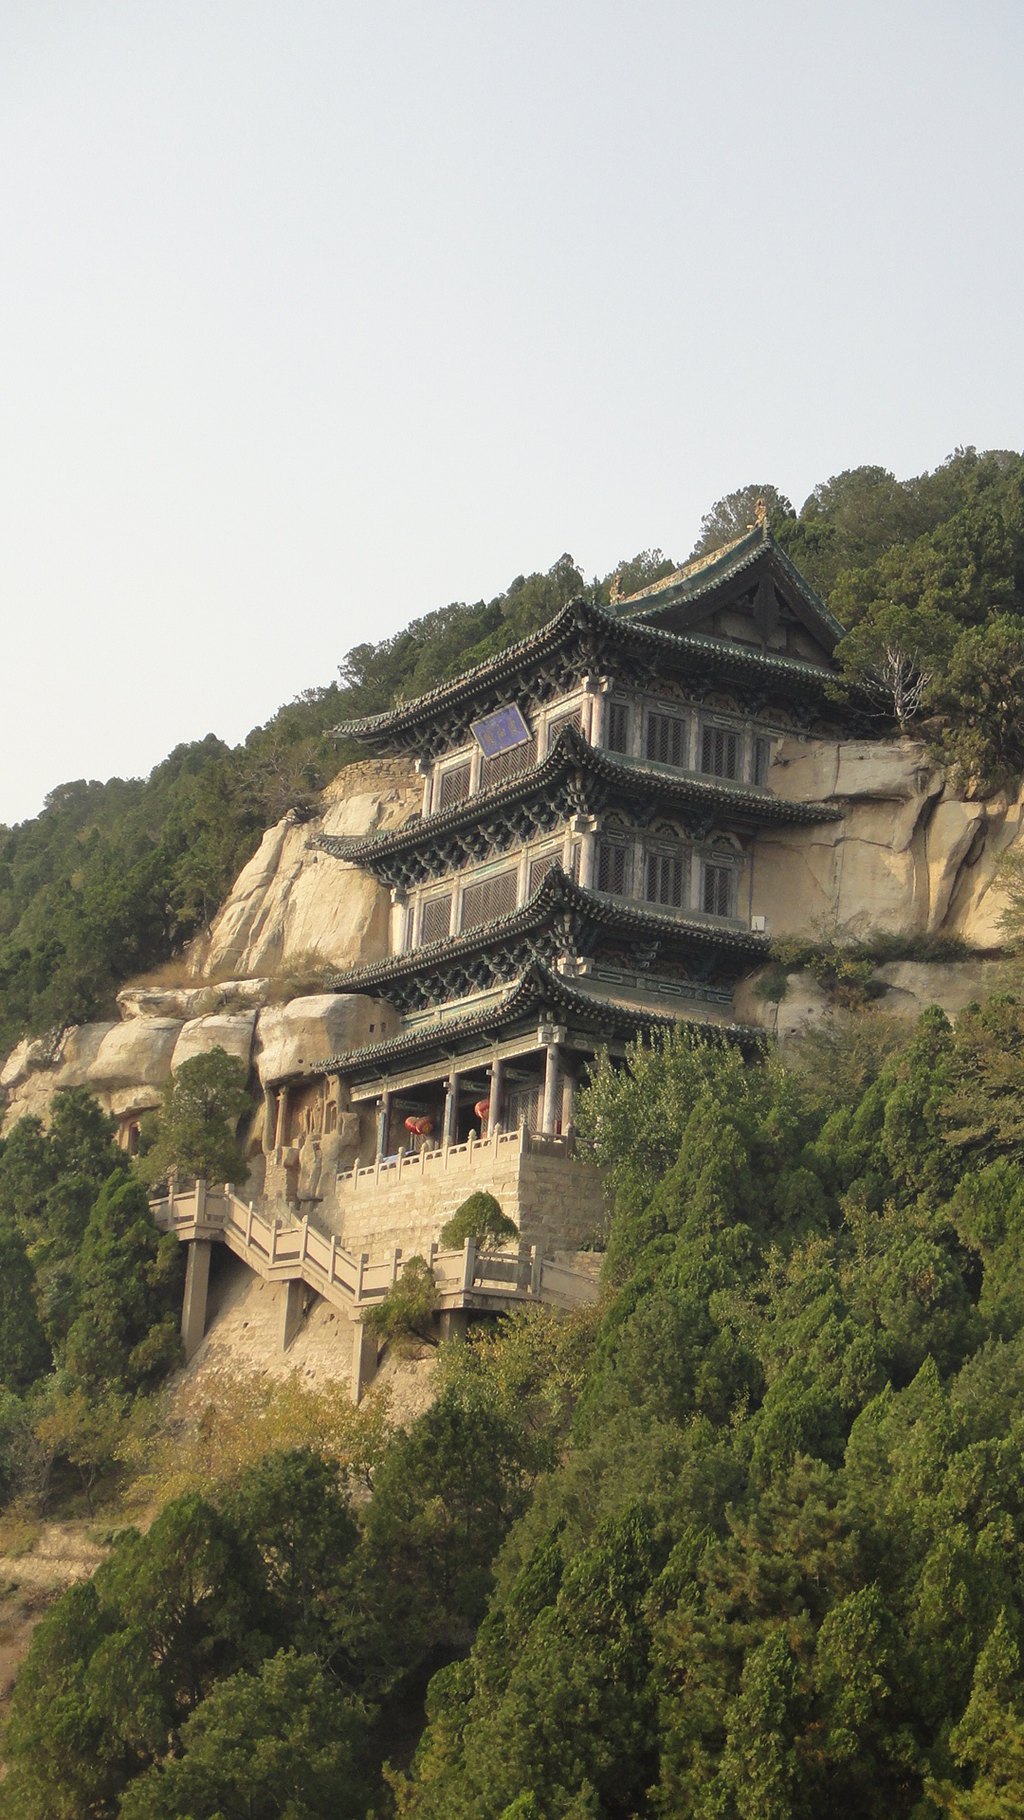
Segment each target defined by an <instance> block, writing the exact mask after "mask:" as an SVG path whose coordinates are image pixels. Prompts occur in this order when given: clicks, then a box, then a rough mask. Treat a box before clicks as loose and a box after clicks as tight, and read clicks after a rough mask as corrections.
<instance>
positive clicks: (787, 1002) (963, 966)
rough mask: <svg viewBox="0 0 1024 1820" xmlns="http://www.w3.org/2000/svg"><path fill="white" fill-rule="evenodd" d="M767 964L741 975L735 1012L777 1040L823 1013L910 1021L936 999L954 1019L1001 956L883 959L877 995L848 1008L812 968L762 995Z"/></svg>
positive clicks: (994, 987)
mask: <svg viewBox="0 0 1024 1820" xmlns="http://www.w3.org/2000/svg"><path fill="white" fill-rule="evenodd" d="M771 971H772V970H771V969H765V968H760V969H759V970H758V971H757V973H754V974H751V975H750V976H749V978H747V979H745V980H743V981H742V982H741V984H740V986H739V988H738V990H737V993H736V1016H737V1018H738V1020H739V1021H740V1022H741V1023H744V1024H754V1025H759V1026H760V1027H761V1029H763V1030H768V1031H770V1032H771V1034H772V1036H774V1037H777V1038H778V1040H779V1042H780V1043H787V1042H791V1041H793V1040H794V1039H799V1038H800V1037H801V1036H803V1035H805V1034H806V1032H807V1031H808V1030H811V1029H813V1028H814V1026H815V1025H816V1024H820V1023H822V1022H823V1021H824V1020H827V1019H838V1020H839V1022H840V1023H843V1022H850V1021H852V1020H853V1019H855V1018H857V1017H862V1016H868V1017H870V1016H872V1015H873V1014H874V1013H875V1012H876V1011H877V1012H879V1013H881V1015H882V1016H883V1017H898V1018H907V1019H908V1020H910V1021H915V1020H916V1019H917V1018H919V1017H920V1015H921V1013H922V1011H927V1009H928V1007H929V1005H938V1006H939V1008H940V1009H941V1010H942V1011H944V1012H945V1013H946V1015H947V1017H949V1018H952V1019H954V1020H955V1019H956V1018H957V1017H958V1016H959V1014H960V1012H961V1011H963V1010H964V1008H965V1007H966V1006H967V1005H971V1004H974V1003H976V1002H977V1001H978V1000H980V999H983V998H987V997H988V995H989V994H990V993H992V992H998V991H999V990H1000V989H1001V987H1002V985H1003V979H1004V975H1005V972H1006V968H1005V965H1004V963H1003V962H1001V961H997V960H991V961H989V960H982V959H980V958H974V959H971V960H963V961H887V962H886V963H885V964H884V965H883V966H880V967H876V968H875V969H874V972H873V979H874V982H875V989H876V990H877V989H878V988H881V992H880V995H879V997H878V998H876V999H873V1000H871V1001H870V1004H869V1006H868V1008H867V1009H866V1010H864V1011H860V1010H854V1011H851V1010H848V1009H846V1008H845V1007H843V1006H841V1005H837V1004H836V1001H835V1000H834V999H833V998H832V997H831V996H830V994H829V993H828V992H827V991H826V990H825V988H824V987H823V986H820V985H819V984H818V982H817V980H816V979H815V978H814V977H813V975H812V974H810V973H808V972H807V971H806V970H805V969H800V970H798V971H796V972H794V973H791V974H790V975H789V978H788V980H787V982H786V990H785V993H784V995H783V997H782V998H781V999H778V1000H776V999H775V998H774V997H773V998H770V999H767V998H765V997H764V996H763V995H762V992H761V986H762V983H763V982H764V981H765V979H766V978H767V977H768V975H769V973H770V972H771Z"/></svg>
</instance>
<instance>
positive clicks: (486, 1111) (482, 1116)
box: [473, 1100, 491, 1125]
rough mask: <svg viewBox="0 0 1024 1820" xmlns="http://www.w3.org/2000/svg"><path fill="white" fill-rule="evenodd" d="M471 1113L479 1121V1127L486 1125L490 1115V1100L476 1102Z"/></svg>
mask: <svg viewBox="0 0 1024 1820" xmlns="http://www.w3.org/2000/svg"><path fill="white" fill-rule="evenodd" d="M473 1111H474V1112H475V1114H476V1116H477V1118H478V1119H479V1120H480V1123H481V1125H486V1123H487V1120H488V1119H489V1117H490V1114H491V1102H490V1100H477V1103H476V1105H475V1106H474V1107H473Z"/></svg>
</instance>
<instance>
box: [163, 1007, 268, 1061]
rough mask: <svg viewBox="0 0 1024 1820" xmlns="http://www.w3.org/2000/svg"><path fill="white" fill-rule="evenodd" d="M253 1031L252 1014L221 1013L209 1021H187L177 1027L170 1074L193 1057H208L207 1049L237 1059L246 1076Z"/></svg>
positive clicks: (250, 1058)
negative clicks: (178, 1028)
mask: <svg viewBox="0 0 1024 1820" xmlns="http://www.w3.org/2000/svg"><path fill="white" fill-rule="evenodd" d="M255 1029H256V1012H255V1011H254V1010H253V1011H233V1012H226V1011H221V1012H215V1013H214V1014H213V1016H212V1017H194V1018H190V1019H189V1021H188V1023H187V1024H183V1025H182V1026H181V1033H180V1035H179V1037H178V1040H177V1042H176V1043H175V1045H174V1053H173V1055H172V1056H171V1072H172V1073H177V1070H178V1069H179V1068H180V1067H181V1065H182V1063H183V1062H191V1061H193V1060H194V1059H195V1057H196V1056H197V1055H209V1053H210V1050H211V1049H223V1050H225V1051H226V1052H227V1054H228V1055H233V1056H235V1057H237V1059H238V1061H240V1062H241V1063H242V1065H243V1067H244V1068H245V1070H246V1073H248V1070H249V1064H250V1061H251V1060H252V1042H253V1034H254V1032H255Z"/></svg>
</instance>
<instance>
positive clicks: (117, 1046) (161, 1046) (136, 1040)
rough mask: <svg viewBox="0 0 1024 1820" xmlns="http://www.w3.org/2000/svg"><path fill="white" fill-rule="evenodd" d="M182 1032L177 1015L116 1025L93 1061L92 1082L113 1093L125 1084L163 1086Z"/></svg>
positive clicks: (90, 1070)
mask: <svg viewBox="0 0 1024 1820" xmlns="http://www.w3.org/2000/svg"><path fill="white" fill-rule="evenodd" d="M180 1032H181V1024H180V1022H179V1021H178V1019H177V1018H170V1017H140V1018H132V1019H130V1020H129V1021H128V1022H127V1023H124V1024H114V1025H112V1026H111V1027H110V1028H109V1029H108V1031H107V1033H106V1035H105V1036H104V1038H103V1040H102V1041H101V1043H100V1045H99V1048H98V1049H97V1051H96V1056H95V1059H94V1061H93V1062H92V1063H91V1065H90V1067H89V1070H88V1075H87V1081H88V1085H89V1086H90V1087H93V1088H97V1089H99V1090H100V1091H101V1092H106V1093H111V1092H113V1091H114V1090H115V1089H117V1088H122V1087H136V1086H138V1087H162V1086H164V1084H165V1082H167V1081H168V1080H169V1079H170V1075H171V1056H172V1055H173V1054H174V1045H175V1044H176V1042H177V1040H178V1037H179V1035H180Z"/></svg>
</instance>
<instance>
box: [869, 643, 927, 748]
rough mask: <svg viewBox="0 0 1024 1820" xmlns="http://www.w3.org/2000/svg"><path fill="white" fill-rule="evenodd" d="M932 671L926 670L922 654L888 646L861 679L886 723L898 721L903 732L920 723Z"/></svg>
mask: <svg viewBox="0 0 1024 1820" xmlns="http://www.w3.org/2000/svg"><path fill="white" fill-rule="evenodd" d="M931 680H932V671H931V670H922V668H921V655H920V652H918V651H904V650H903V648H902V646H900V645H886V648H885V653H884V655H883V656H882V657H881V658H880V660H879V661H878V663H877V664H872V665H871V666H870V668H869V669H866V670H865V671H864V673H863V676H862V677H861V684H862V687H863V688H864V689H865V690H866V691H867V693H868V694H869V695H870V696H871V697H872V698H873V699H874V700H875V701H876V702H877V703H878V711H879V713H880V714H882V715H884V716H885V718H886V720H894V721H895V722H896V724H897V726H898V727H899V730H900V732H901V733H906V731H907V728H908V727H909V725H910V722H911V721H913V720H916V719H917V717H918V715H919V714H920V712H921V708H922V706H923V704H924V697H925V694H926V692H927V689H928V685H929V684H930V682H931Z"/></svg>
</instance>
